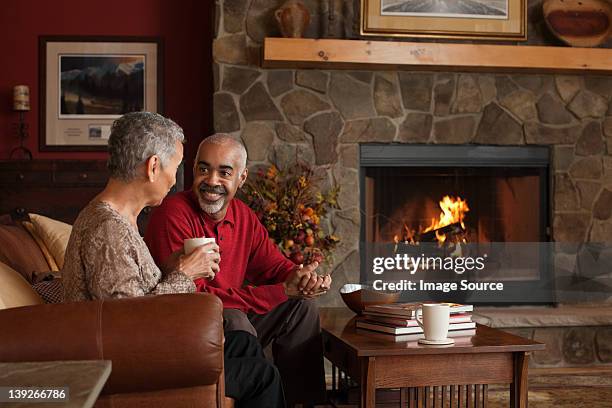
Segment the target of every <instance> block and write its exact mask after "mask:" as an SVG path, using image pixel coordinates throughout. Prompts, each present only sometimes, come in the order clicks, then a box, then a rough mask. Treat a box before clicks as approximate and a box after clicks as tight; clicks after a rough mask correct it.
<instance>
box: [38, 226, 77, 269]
mask: <svg viewBox="0 0 612 408" xmlns="http://www.w3.org/2000/svg"><path fill="white" fill-rule="evenodd" d="M29 216H30V221H32V224H34V227H35V228H36V232H37V233H38V236H40V237H41V238H42V240H43V242H44V243H45V245H46V247H47V248H49V252H51V255H53V259H55V262H56V263H57V266H58V267H59V269H62V268H63V267H64V255H65V253H66V247H67V246H68V239H69V238H70V233H71V232H72V226H71V225H70V224H66V223H65V222H61V221H57V220H54V219H51V218H48V217H45V216H43V215H38V214H29Z"/></svg>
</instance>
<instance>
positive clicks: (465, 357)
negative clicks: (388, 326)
mask: <svg viewBox="0 0 612 408" xmlns="http://www.w3.org/2000/svg"><path fill="white" fill-rule="evenodd" d="M354 316H355V315H354V314H353V313H352V312H351V311H350V310H348V309H344V308H337V309H336V308H334V309H322V310H321V328H322V332H323V341H324V346H325V357H326V358H327V359H328V360H329V361H330V362H331V363H332V365H333V366H334V367H337V368H339V369H340V370H342V371H343V372H345V373H347V374H348V376H349V377H350V378H351V379H353V380H354V381H356V382H357V383H358V384H359V385H360V394H361V399H360V401H361V402H360V406H361V407H366V408H374V407H375V406H376V389H379V388H400V389H401V393H400V406H402V407H406V406H409V407H411V408H412V407H430V406H433V407H438V406H446V405H447V404H449V403H450V405H449V406H450V407H464V406H465V407H482V408H484V407H486V406H487V387H488V384H510V406H511V407H513V408H514V407H516V408H519V407H520V408H526V407H527V402H528V401H527V364H528V358H529V357H528V354H529V353H530V352H533V351H537V350H544V348H545V345H544V344H542V343H538V342H535V341H532V340H529V339H525V338H522V337H518V336H515V335H512V334H510V333H506V332H503V331H500V330H496V329H493V328H490V327H487V326H483V325H478V326H477V328H476V334H475V335H474V336H469V337H460V338H455V344H454V345H452V346H443V347H440V346H423V345H420V344H418V343H417V341H397V342H396V341H395V338H394V337H393V336H391V335H385V334H378V333H375V332H369V331H366V330H361V329H356V328H355V321H354ZM334 385H335V380H334ZM445 404H446V405H445Z"/></svg>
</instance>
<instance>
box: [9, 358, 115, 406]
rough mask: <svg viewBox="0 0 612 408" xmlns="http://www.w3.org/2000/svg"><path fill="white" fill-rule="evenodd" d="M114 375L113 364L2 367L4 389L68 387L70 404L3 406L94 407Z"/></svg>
mask: <svg viewBox="0 0 612 408" xmlns="http://www.w3.org/2000/svg"><path fill="white" fill-rule="evenodd" d="M110 373H111V362H110V361H98V360H95V361H40V362H27V363H0V386H1V387H11V388H12V387H14V388H15V389H23V388H27V387H43V388H48V389H49V388H56V387H67V388H68V398H67V401H62V402H59V401H58V402H40V403H37V402H36V401H35V400H33V401H32V402H17V401H15V402H0V406H1V407H7V408H8V407H13V408H18V407H25V406H38V405H40V406H44V407H65V408H90V407H93V406H94V404H95V402H96V400H97V399H98V395H100V391H102V388H103V387H104V384H105V383H106V380H107V379H108V377H109V375H110Z"/></svg>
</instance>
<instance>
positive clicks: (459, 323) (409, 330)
mask: <svg viewBox="0 0 612 408" xmlns="http://www.w3.org/2000/svg"><path fill="white" fill-rule="evenodd" d="M421 304H422V303H391V304H387V305H372V306H366V307H365V310H364V312H363V318H362V319H360V320H357V323H356V325H357V328H360V329H367V330H373V331H376V332H380V333H387V334H393V335H395V336H401V337H402V340H411V339H412V338H413V337H414V339H419V338H420V337H422V334H423V329H422V328H421V326H419V324H418V323H417V321H416V314H417V311H418V310H419V308H420V307H421ZM449 305H450V325H449V329H448V337H460V336H471V335H474V334H476V323H475V322H473V321H472V313H471V312H472V310H473V309H474V307H473V306H472V305H462V304H459V303H449Z"/></svg>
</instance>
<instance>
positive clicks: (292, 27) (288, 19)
mask: <svg viewBox="0 0 612 408" xmlns="http://www.w3.org/2000/svg"><path fill="white" fill-rule="evenodd" d="M274 17H276V21H277V22H278V27H279V28H280V31H281V34H282V35H283V37H287V38H301V37H302V36H303V35H304V31H306V28H307V27H308V24H309V23H310V13H309V12H308V9H307V8H306V6H304V3H302V2H301V1H299V0H288V1H286V2H285V3H283V5H282V6H281V7H280V8H278V9H277V10H276V11H275V12H274Z"/></svg>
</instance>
